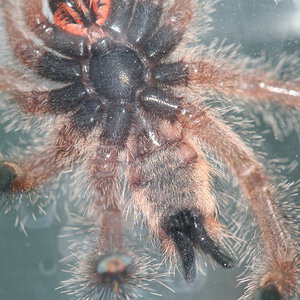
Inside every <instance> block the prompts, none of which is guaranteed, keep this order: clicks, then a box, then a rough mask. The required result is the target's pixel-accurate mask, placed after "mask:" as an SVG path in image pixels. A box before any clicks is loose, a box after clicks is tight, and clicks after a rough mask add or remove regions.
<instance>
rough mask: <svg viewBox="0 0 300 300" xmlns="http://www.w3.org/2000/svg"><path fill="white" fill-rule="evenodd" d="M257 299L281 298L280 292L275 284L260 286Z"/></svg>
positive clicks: (276, 299)
mask: <svg viewBox="0 0 300 300" xmlns="http://www.w3.org/2000/svg"><path fill="white" fill-rule="evenodd" d="M257 299H258V300H282V297H281V295H280V293H279V292H278V290H277V288H276V286H275V285H269V286H267V287H266V288H262V289H261V290H260V292H259V296H258V298H257Z"/></svg>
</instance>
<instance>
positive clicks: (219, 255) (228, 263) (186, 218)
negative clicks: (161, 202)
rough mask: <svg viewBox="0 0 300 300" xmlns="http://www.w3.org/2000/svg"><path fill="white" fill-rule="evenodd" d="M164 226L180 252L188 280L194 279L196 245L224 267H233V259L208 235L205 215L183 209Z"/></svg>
mask: <svg viewBox="0 0 300 300" xmlns="http://www.w3.org/2000/svg"><path fill="white" fill-rule="evenodd" d="M162 228H163V229H164V231H165V232H166V233H167V235H169V236H170V237H171V238H172V239H173V240H174V242H175V244H176V247H177V249H178V251H179V253H180V256H181V259H182V264H183V268H184V270H185V274H186V277H187V281H192V279H193V278H194V277H195V275H194V277H193V278H192V276H191V275H192V274H194V273H195V271H194V269H195V256H194V247H200V248H201V250H202V251H203V252H204V253H207V254H209V255H210V256H211V257H212V258H213V259H214V260H215V261H216V262H217V263H218V264H219V265H221V266H222V267H224V268H232V267H233V266H234V262H233V260H232V259H231V258H230V257H229V256H227V255H226V254H224V253H223V252H222V251H221V250H220V248H219V247H217V246H216V245H215V243H214V241H213V240H212V239H211V238H210V237H209V236H208V234H207V232H206V230H205V228H204V225H203V217H202V216H201V215H200V214H199V213H197V212H193V211H190V210H183V211H181V212H179V213H178V214H176V215H173V216H170V217H169V218H168V219H167V221H165V223H164V224H163V226H162Z"/></svg>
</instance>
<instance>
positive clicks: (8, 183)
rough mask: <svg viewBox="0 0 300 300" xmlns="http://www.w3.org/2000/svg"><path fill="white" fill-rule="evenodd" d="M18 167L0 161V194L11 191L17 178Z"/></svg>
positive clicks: (11, 163) (8, 162)
mask: <svg viewBox="0 0 300 300" xmlns="http://www.w3.org/2000/svg"><path fill="white" fill-rule="evenodd" d="M18 169H19V167H18V165H16V164H15V163H13V162H10V161H0V193H8V192H10V191H11V190H12V188H13V185H14V183H15V181H16V180H17V178H18Z"/></svg>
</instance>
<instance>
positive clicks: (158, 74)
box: [153, 62, 188, 85]
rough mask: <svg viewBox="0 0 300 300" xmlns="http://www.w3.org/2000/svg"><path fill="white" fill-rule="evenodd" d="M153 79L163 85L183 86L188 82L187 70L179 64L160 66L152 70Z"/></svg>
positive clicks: (184, 65) (182, 64) (183, 65)
mask: <svg viewBox="0 0 300 300" xmlns="http://www.w3.org/2000/svg"><path fill="white" fill-rule="evenodd" d="M153 78H154V79H155V80H157V81H158V82H159V83H163V84H170V85H175V84H180V83H183V84H184V83H187V81H188V68H187V66H186V64H184V63H181V62H176V63H169V64H160V65H157V66H156V67H155V68H154V70H153Z"/></svg>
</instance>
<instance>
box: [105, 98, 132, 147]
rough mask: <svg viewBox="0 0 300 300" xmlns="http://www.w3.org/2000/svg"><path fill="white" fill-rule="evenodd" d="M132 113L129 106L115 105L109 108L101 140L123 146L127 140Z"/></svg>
mask: <svg viewBox="0 0 300 300" xmlns="http://www.w3.org/2000/svg"><path fill="white" fill-rule="evenodd" d="M132 118H133V113H132V109H131V107H130V105H122V104H117V105H113V106H111V107H110V108H109V110H108V112H107V114H106V120H105V123H104V125H103V132H102V135H101V138H105V139H106V140H108V141H110V142H113V143H117V144H118V145H123V144H124V142H125V141H126V140H127V137H128V134H129V131H130V128H131V124H132Z"/></svg>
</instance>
